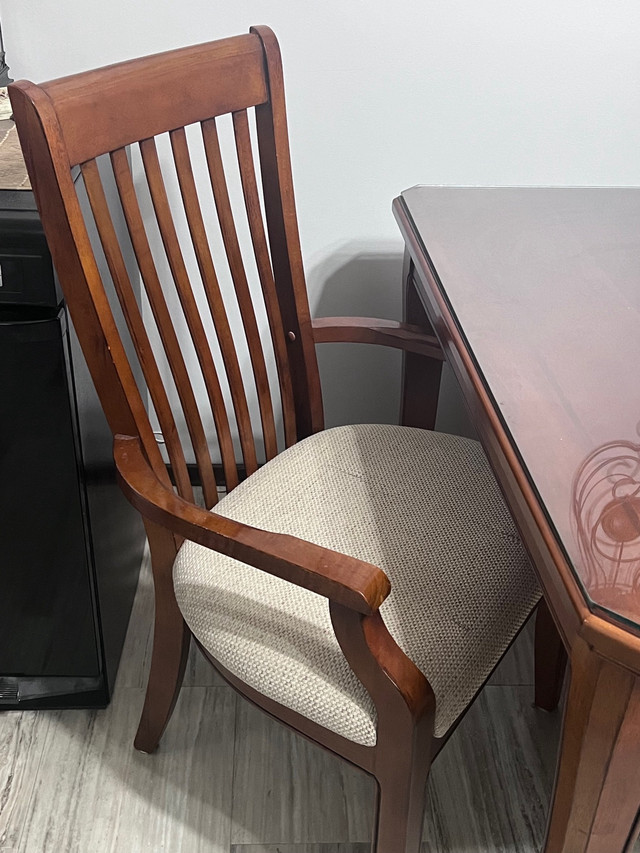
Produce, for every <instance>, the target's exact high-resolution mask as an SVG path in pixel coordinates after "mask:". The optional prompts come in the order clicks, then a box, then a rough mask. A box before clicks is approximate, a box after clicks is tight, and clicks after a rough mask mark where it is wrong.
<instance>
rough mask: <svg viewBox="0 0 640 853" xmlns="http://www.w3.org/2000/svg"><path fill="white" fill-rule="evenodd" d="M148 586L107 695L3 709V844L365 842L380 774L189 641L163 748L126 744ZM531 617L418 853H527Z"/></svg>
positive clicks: (545, 732)
mask: <svg viewBox="0 0 640 853" xmlns="http://www.w3.org/2000/svg"><path fill="white" fill-rule="evenodd" d="M152 605H153V594H152V590H151V584H150V579H149V574H148V571H147V570H146V569H145V571H144V572H143V575H142V577H141V581H140V585H139V590H138V595H137V597H136V602H135V605H134V613H133V618H132V620H131V624H130V628H129V633H128V635H127V642H126V645H125V651H124V655H123V661H122V664H121V668H120V672H119V676H118V682H117V685H116V690H115V694H114V698H113V701H112V702H111V704H110V706H109V707H108V708H107V709H105V710H102V711H40V712H34V711H24V712H4V713H2V714H0V853H49V851H51V853H53V851H55V852H56V853H116V851H117V853H142V851H151V853H155V851H158V853H160V851H163V853H164V851H167V853H365V851H368V850H369V840H370V830H371V821H372V812H373V798H374V785H373V782H372V780H371V779H370V778H369V777H367V776H366V774H364V773H362V772H361V771H359V770H357V769H356V768H354V767H351V766H350V765H348V764H347V763H346V762H343V761H341V760H339V759H337V758H335V757H334V756H331V755H329V754H328V753H326V752H324V751H323V750H321V749H320V748H319V747H316V746H314V745H312V744H310V743H308V742H307V741H305V740H304V739H303V738H300V737H298V736H296V735H294V734H293V733H291V732H289V731H288V730H286V729H284V728H283V727H282V726H279V725H278V724H277V723H275V722H274V721H273V720H271V719H270V718H268V717H267V716H266V715H264V714H262V713H261V712H260V711H259V710H257V709H256V708H254V707H253V706H252V705H250V704H249V703H247V702H245V701H244V700H242V699H241V698H238V697H236V695H235V693H234V692H233V691H232V690H231V689H230V688H229V687H228V686H227V685H226V684H225V683H224V682H223V681H222V679H220V678H219V676H217V675H216V674H215V673H214V672H213V671H212V670H211V668H210V667H209V666H208V665H207V664H206V663H205V661H204V660H202V659H201V657H200V656H199V655H198V654H197V653H196V652H195V651H192V653H191V655H190V658H189V663H188V667H187V674H186V677H185V683H184V687H183V690H182V693H181V696H180V700H179V702H178V705H177V706H176V710H175V712H174V716H173V719H172V721H171V723H170V724H169V726H168V728H167V731H166V733H165V736H164V738H163V741H162V744H161V747H160V749H159V750H158V752H157V753H156V754H155V755H153V756H145V755H141V754H139V753H136V752H135V751H134V750H133V747H132V739H133V735H134V732H135V728H136V724H137V718H138V715H139V713H140V708H141V705H142V700H143V689H144V688H143V686H144V683H145V678H146V670H147V668H148V665H149V654H150V648H151V646H150V634H151V619H152ZM531 647H532V632H531V629H530V628H526V629H525V631H524V632H523V634H522V636H521V637H520V638H519V639H518V640H517V641H516V643H515V644H514V646H513V648H512V649H511V651H510V652H509V655H508V657H507V658H506V659H505V661H504V662H503V663H502V664H501V666H500V667H499V668H498V670H497V671H496V673H495V674H494V676H493V678H492V680H491V682H490V685H489V686H487V687H486V688H485V690H484V691H483V692H482V693H481V695H480V696H479V698H478V700H477V701H476V703H475V704H474V706H473V707H472V709H471V710H470V712H469V714H468V715H467V716H466V717H465V719H464V720H463V722H462V723H461V725H460V727H459V728H458V730H457V731H456V732H455V733H454V735H453V736H452V738H451V740H450V741H449V743H448V744H447V745H446V747H445V748H444V750H443V752H442V753H441V755H440V756H439V757H438V758H437V760H436V761H435V763H434V765H433V768H432V771H431V775H430V780H429V788H428V796H427V807H426V814H425V831H424V842H423V853H449V852H450V853H454V852H455V853H483V851H487V853H533V851H536V850H538V849H539V845H540V843H541V839H542V836H543V832H544V824H545V817H546V812H547V807H548V800H549V795H550V791H551V783H552V775H553V767H554V762H555V752H556V747H557V740H558V731H559V722H560V715H559V714H558V713H557V712H556V713H553V714H545V713H544V712H541V711H538V710H537V709H534V708H533V707H532V690H531V669H532V661H531Z"/></svg>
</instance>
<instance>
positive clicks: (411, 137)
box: [0, 0, 640, 422]
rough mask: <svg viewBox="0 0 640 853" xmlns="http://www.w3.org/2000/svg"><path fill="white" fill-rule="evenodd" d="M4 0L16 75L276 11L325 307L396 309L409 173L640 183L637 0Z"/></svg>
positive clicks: (347, 409)
mask: <svg viewBox="0 0 640 853" xmlns="http://www.w3.org/2000/svg"><path fill="white" fill-rule="evenodd" d="M0 13H1V18H2V29H3V33H4V40H5V47H6V50H7V60H8V62H9V65H10V67H11V73H12V76H14V77H16V78H18V77H29V78H31V79H33V80H41V79H45V78H49V77H52V76H58V75H61V74H66V73H71V72H75V71H79V70H82V69H85V68H88V67H92V66H96V65H101V64H106V63H109V62H114V61H117V60H121V59H125V58H129V57H132V56H137V55H141V54H144V53H150V52H155V51H159V50H165V49H169V48H172V47H176V46H181V45H185V44H189V43H194V42H198V41H204V40H208V39H210V38H217V37H220V36H225V35H230V34H233V33H237V32H243V31H245V30H246V29H247V28H248V27H249V25H250V24H253V23H268V24H270V25H271V26H272V27H273V28H274V30H275V31H276V34H277V35H278V37H279V40H280V44H281V48H282V53H283V59H284V66H285V83H286V87H287V96H288V108H289V122H290V132H291V146H292V157H293V167H294V178H295V182H296V189H297V200H298V212H299V219H300V229H301V237H302V244H303V251H304V255H305V258H306V265H307V272H308V280H309V286H310V291H311V301H312V306H313V307H314V308H317V309H318V313H332V312H340V313H347V312H349V311H353V312H354V313H366V314H369V313H370V314H378V315H384V314H387V315H388V314H389V313H393V314H394V315H398V313H399V310H400V307H399V288H398V285H399V275H400V263H401V253H402V244H401V241H400V239H399V236H398V232H397V229H396V226H395V223H394V220H393V217H392V215H391V211H390V206H391V200H392V199H393V197H394V196H395V195H397V194H398V193H399V192H400V191H401V190H402V189H403V188H405V187H408V186H411V185H413V184H416V183H436V184H440V183H443V184H577V185H584V184H587V185H589V184H614V185H628V184H633V185H638V184H640V97H639V96H638V93H639V92H640V52H639V51H638V44H639V43H640V38H639V37H640V3H638V2H637V0H615V2H612V0H536V2H532V0H482V2H479V0H446V2H444V0H440V2H433V0H431V1H430V2H429V1H428V0H394V2H388V0H367V2H364V0H323V2H318V3H310V2H300V0H298V2H294V0H271V2H269V3H265V2H257V0H244V2H241V0H218V2H215V1H214V2H212V0H206V2H204V0H181V2H176V0H172V2H168V0H126V2H125V0H109V2H108V3H107V2H101V3H98V2H95V0H93V2H92V0H56V1H55V2H54V0H1V2H0ZM324 349H325V350H326V349H327V348H326V347H325V348H324ZM369 355H370V353H367V356H369ZM343 358H344V355H343V351H342V350H341V351H340V353H339V354H338V355H337V356H336V357H335V358H333V359H332V361H331V362H330V363H325V362H326V358H323V368H324V371H325V373H327V372H331V371H333V370H338V369H341V367H340V364H337V363H336V361H338V362H342V360H343ZM349 361H350V362H351V361H352V360H351V359H349ZM342 372H343V371H342ZM396 379H397V359H395V358H394V357H393V356H391V357H390V358H383V359H382V361H380V362H378V363H377V366H376V368H375V372H374V373H373V374H371V381H369V382H363V381H362V378H361V377H360V378H359V379H358V380H357V381H355V383H354V384H353V385H351V386H344V385H343V386H341V390H340V392H339V393H338V394H337V396H335V397H332V398H330V400H329V420H330V421H331V422H337V421H342V420H347V419H349V418H350V417H352V416H354V417H356V418H358V417H362V418H364V419H370V418H371V419H375V418H376V417H380V418H381V419H384V418H385V417H387V416H390V417H393V408H394V407H395V405H396V402H397V397H396V396H394V393H393V392H392V390H391V386H392V384H393V382H394V381H395V380H396Z"/></svg>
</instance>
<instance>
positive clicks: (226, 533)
mask: <svg viewBox="0 0 640 853" xmlns="http://www.w3.org/2000/svg"><path fill="white" fill-rule="evenodd" d="M114 459H115V463H116V469H117V474H118V480H119V482H120V486H121V488H122V490H123V492H124V493H125V495H126V497H127V499H128V500H129V501H130V502H131V503H132V504H133V506H134V507H135V508H136V509H137V510H138V511H139V512H140V513H142V515H144V516H145V517H146V518H148V519H150V520H151V521H153V522H155V523H156V524H159V525H161V526H162V527H165V528H168V529H169V530H171V531H173V532H174V533H177V534H179V535H180V536H182V537H183V538H185V539H190V540H192V541H193V542H198V543H199V544H200V545H204V546H205V547H206V548H211V549H212V550H214V551H219V552H220V553H222V554H226V555H227V556H229V557H233V558H234V559H236V560H240V561H241V562H243V563H248V564H249V565H250V566H254V567H255V568H257V569H261V570H262V571H264V572H268V573H269V574H272V575H276V576H277V577H279V578H283V579H284V580H287V581H290V582H292V583H295V584H297V585H298V586H302V587H305V588H306V589H309V590H311V591H312V592H317V593H319V594H320V595H323V596H325V598H328V599H330V600H331V601H335V602H336V603H338V604H342V605H344V606H346V607H349V608H351V609H352V610H356V611H358V612H359V613H364V614H365V615H369V614H371V613H375V612H376V611H377V610H378V608H379V607H380V605H381V604H382V602H383V601H384V599H385V598H386V597H387V595H388V594H389V592H390V590H391V584H390V583H389V579H388V577H387V576H386V574H385V573H384V572H383V571H382V569H380V568H378V567H377V566H373V565H371V564H370V563H365V562H362V561H361V560H357V559H356V558H355V557H348V556H346V555H345V554H339V553H338V552H336V551H331V550H330V549H328V548H322V547H320V546H319V545H314V544H313V543H311V542H306V541H305V540H303V539H298V538H297V537H295V536H288V535H285V534H281V533H269V532H268V531H265V530H260V529H258V528H255V527H250V526H249V525H246V524H241V523H240V522H237V521H232V520H231V519H229V518H225V517H224V516H222V515H218V514H217V513H215V512H209V511H207V510H205V509H202V508H200V507H198V506H195V505H194V504H192V503H189V501H186V500H184V498H181V497H179V496H178V495H177V494H176V493H175V492H174V491H173V489H170V488H169V487H168V486H166V485H164V484H163V483H162V482H161V481H160V480H159V479H158V477H157V476H156V474H155V472H154V471H153V469H152V468H151V466H150V465H149V463H148V462H147V459H146V457H145V456H144V454H143V452H142V448H141V445H140V439H139V438H136V437H131V436H122V435H117V436H116V437H115V442H114Z"/></svg>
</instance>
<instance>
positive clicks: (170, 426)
mask: <svg viewBox="0 0 640 853" xmlns="http://www.w3.org/2000/svg"><path fill="white" fill-rule="evenodd" d="M81 168H82V177H83V180H84V185H85V189H86V191H87V197H88V199H89V204H90V206H91V211H92V213H93V218H94V221H95V223H96V228H97V230H98V236H99V238H100V242H101V244H102V248H103V251H104V255H105V258H106V261H107V265H108V267H109V272H110V273H111V278H112V279H113V284H114V287H115V290H116V294H117V296H118V300H119V302H120V306H121V307H122V313H123V314H124V318H125V320H126V323H127V327H128V329H129V332H130V334H131V339H132V341H133V345H134V347H135V350H136V354H137V356H138V360H139V362H140V366H141V368H142V372H143V374H144V378H145V381H146V383H147V388H148V389H149V394H150V396H151V400H152V402H153V406H154V408H155V411H156V414H157V416H158V421H159V423H160V429H161V430H162V435H163V438H164V442H165V446H166V448H167V452H168V454H169V462H170V463H171V469H172V471H173V474H174V477H175V481H176V486H177V487H178V492H179V494H180V495H181V496H182V497H184V498H185V499H186V500H193V490H192V488H191V482H190V480H189V472H188V470H187V463H186V460H185V457H184V452H183V449H182V443H181V442H180V437H179V435H178V430H177V428H176V422H175V419H174V417H173V413H172V411H171V405H170V403H169V399H168V397H167V394H166V391H165V388H164V384H163V382H162V377H161V376H160V371H159V370H158V365H157V363H156V360H155V357H154V355H153V350H152V348H151V344H150V342H149V338H148V336H147V332H146V329H145V327H144V323H143V321H142V317H141V315H140V309H139V306H138V303H137V300H136V297H135V294H134V292H133V288H132V287H131V281H130V279H129V274H128V272H127V268H126V265H125V262H124V258H123V256H122V251H121V249H120V245H119V243H118V237H117V235H116V232H115V229H114V227H113V220H112V218H111V214H110V212H109V207H108V204H107V200H106V197H105V194H104V188H103V186H102V180H101V178H100V172H99V170H98V165H97V163H96V161H95V160H89V161H88V162H87V163H83V164H82V167H81Z"/></svg>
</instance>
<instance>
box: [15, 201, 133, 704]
mask: <svg viewBox="0 0 640 853" xmlns="http://www.w3.org/2000/svg"><path fill="white" fill-rule="evenodd" d="M0 270H1V274H2V281H1V283H0V709H2V708H4V709H7V708H30V707H49V708H53V707H91V706H100V705H105V704H106V703H107V702H108V700H109V698H110V695H111V691H112V689H113V684H114V680H115V676H116V672H117V668H118V662H119V659H120V655H121V651H122V646H123V642H124V637H125V633H126V628H127V623H128V618H129V614H130V610H131V604H132V601H133V596H134V593H135V587H136V583H137V578H138V571H139V567H140V563H141V558H142V552H143V546H144V529H143V527H142V523H141V521H140V519H139V516H138V514H137V513H136V512H135V511H134V510H133V508H132V507H131V506H130V505H129V504H128V503H127V501H126V500H125V499H124V497H123V496H122V494H121V492H120V490H119V488H118V486H117V484H116V480H115V472H114V466H113V462H112V453H111V447H112V441H111V435H110V432H109V429H108V427H107V424H106V421H105V418H104V416H103V414H102V410H101V407H100V404H99V402H98V399H97V396H96V394H95V391H94V389H93V385H92V383H91V380H90V377H89V375H88V371H87V368H86V365H85V363H84V359H83V356H82V353H81V352H80V349H79V346H78V342H77V339H76V336H75V333H74V330H73V327H72V325H71V323H70V321H69V318H68V315H67V311H66V308H65V306H64V302H63V301H62V299H61V296H60V292H59V289H58V287H57V283H56V281H55V277H54V273H53V269H52V266H51V259H50V257H49V253H48V250H47V248H46V242H45V240H44V236H43V234H42V230H41V227H40V223H39V219H38V214H37V211H36V209H35V204H34V201H33V196H32V194H31V193H30V192H28V191H26V192H25V191H23V190H21V191H19V192H11V191H0Z"/></svg>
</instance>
